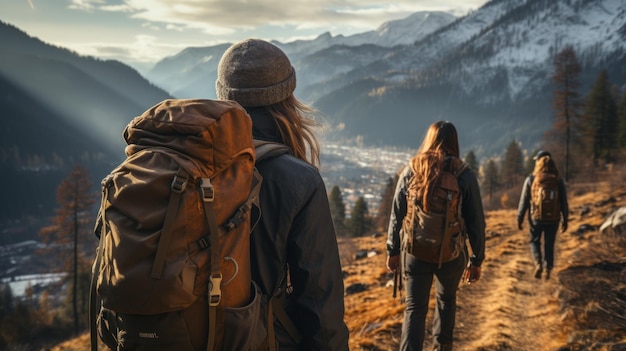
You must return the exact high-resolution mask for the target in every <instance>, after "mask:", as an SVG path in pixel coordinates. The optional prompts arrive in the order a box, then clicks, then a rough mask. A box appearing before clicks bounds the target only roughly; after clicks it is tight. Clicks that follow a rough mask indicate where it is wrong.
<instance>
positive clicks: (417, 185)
mask: <svg viewBox="0 0 626 351" xmlns="http://www.w3.org/2000/svg"><path fill="white" fill-rule="evenodd" d="M448 156H453V157H459V139H458V134H457V131H456V128H455V127H454V125H453V124H452V123H450V122H447V121H439V122H435V123H433V124H431V125H430V127H429V128H428V130H427V131H426V135H425V136H424V139H423V140H422V145H421V146H420V148H419V150H418V151H417V153H416V155H415V156H414V157H413V158H412V159H411V160H410V161H409V165H410V167H411V170H412V171H413V178H412V180H411V182H410V184H409V192H410V193H413V194H416V198H417V200H418V201H419V202H420V203H421V204H422V206H423V207H424V210H425V211H428V209H429V200H430V196H431V193H432V190H433V188H434V185H435V184H434V180H435V179H436V178H437V176H438V175H439V174H440V173H441V171H442V169H443V166H444V162H445V160H446V157H448Z"/></svg>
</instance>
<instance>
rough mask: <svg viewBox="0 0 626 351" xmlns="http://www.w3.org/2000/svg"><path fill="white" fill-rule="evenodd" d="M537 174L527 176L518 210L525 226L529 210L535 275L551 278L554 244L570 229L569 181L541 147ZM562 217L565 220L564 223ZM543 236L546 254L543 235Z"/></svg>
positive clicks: (537, 162)
mask: <svg viewBox="0 0 626 351" xmlns="http://www.w3.org/2000/svg"><path fill="white" fill-rule="evenodd" d="M534 160H535V169H534V170H533V174H531V175H529V176H528V177H526V180H525V181H524V186H523V187H522V195H521V196H520V200H519V206H518V209H517V226H518V228H519V230H522V229H523V227H524V226H523V222H524V216H525V215H526V211H528V224H529V226H530V253H531V255H532V258H533V260H534V263H535V265H534V267H533V270H534V271H533V275H534V277H535V278H537V279H541V276H542V274H543V272H545V278H546V279H550V274H551V272H552V269H553V268H554V243H555V241H556V234H557V231H558V229H559V223H562V226H561V231H562V232H565V231H566V230H567V222H568V216H569V208H568V204H567V192H566V189H565V182H564V181H563V179H562V178H561V177H559V172H558V170H557V168H556V164H555V163H554V160H553V159H552V155H550V153H549V152H547V151H544V150H540V151H539V152H538V153H537V155H536V156H535V157H534ZM561 220H562V222H561ZM542 235H543V255H542V248H541V237H542Z"/></svg>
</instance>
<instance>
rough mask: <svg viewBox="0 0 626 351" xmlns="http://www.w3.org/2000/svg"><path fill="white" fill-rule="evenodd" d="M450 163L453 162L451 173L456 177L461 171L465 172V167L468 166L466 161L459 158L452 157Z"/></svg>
mask: <svg viewBox="0 0 626 351" xmlns="http://www.w3.org/2000/svg"><path fill="white" fill-rule="evenodd" d="M459 163H460V164H459ZM452 164H453V166H452V174H453V175H454V177H455V178H457V179H458V178H459V177H460V176H461V174H463V172H465V170H466V169H468V168H469V164H468V163H467V162H464V161H463V160H461V159H459V158H457V159H454V160H453V161H452Z"/></svg>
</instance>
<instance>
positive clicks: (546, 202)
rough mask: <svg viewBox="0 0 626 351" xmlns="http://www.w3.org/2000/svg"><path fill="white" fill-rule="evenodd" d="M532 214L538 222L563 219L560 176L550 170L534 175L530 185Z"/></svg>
mask: <svg viewBox="0 0 626 351" xmlns="http://www.w3.org/2000/svg"><path fill="white" fill-rule="evenodd" d="M530 201H531V206H530V215H531V218H532V219H533V220H534V221H536V222H547V223H551V222H552V223H556V222H558V221H559V220H560V219H561V206H560V203H559V177H558V176H557V175H556V174H553V173H549V172H541V173H538V174H536V175H535V176H534V178H533V180H532V184H531V186H530Z"/></svg>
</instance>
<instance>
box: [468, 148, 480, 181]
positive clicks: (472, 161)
mask: <svg viewBox="0 0 626 351" xmlns="http://www.w3.org/2000/svg"><path fill="white" fill-rule="evenodd" d="M465 162H466V163H467V164H468V165H469V167H470V169H471V170H472V171H473V172H474V174H476V176H478V170H479V169H478V167H479V165H478V160H477V159H476V155H475V154H474V151H472V150H470V151H469V152H468V153H467V154H466V155H465Z"/></svg>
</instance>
